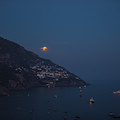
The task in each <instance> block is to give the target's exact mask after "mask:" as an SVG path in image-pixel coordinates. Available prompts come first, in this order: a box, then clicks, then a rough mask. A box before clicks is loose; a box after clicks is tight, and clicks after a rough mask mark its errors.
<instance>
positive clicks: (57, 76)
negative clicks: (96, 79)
mask: <svg viewBox="0 0 120 120" xmlns="http://www.w3.org/2000/svg"><path fill="white" fill-rule="evenodd" d="M79 85H87V83H86V82H85V81H83V80H82V79H80V78H79V77H78V76H75V75H74V74H72V73H70V72H69V71H68V70H66V69H65V68H63V67H61V66H59V65H57V64H54V63H53V62H51V61H50V60H48V59H44V58H41V57H39V56H38V55H36V54H34V53H33V52H30V51H27V50H25V49H24V47H22V46H20V45H18V44H17V43H14V42H12V41H9V40H6V39H4V38H2V37H0V94H1V95H6V94H8V93H9V92H10V90H17V89H26V88H30V87H34V86H47V87H55V86H79Z"/></svg>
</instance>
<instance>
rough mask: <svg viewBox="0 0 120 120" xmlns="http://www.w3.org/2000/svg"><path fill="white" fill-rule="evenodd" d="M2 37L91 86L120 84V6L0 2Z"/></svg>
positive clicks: (97, 0)
mask: <svg viewBox="0 0 120 120" xmlns="http://www.w3.org/2000/svg"><path fill="white" fill-rule="evenodd" d="M0 36H1V37H3V38H6V39H9V40H12V41H14V42H16V43H18V44H20V45H22V46H23V47H25V49H27V50H29V51H33V52H34V53H36V54H38V55H39V56H40V57H43V58H47V59H50V60H51V61H53V62H55V63H56V64H59V65H61V66H63V67H65V68H66V69H68V70H69V71H70V72H72V73H74V74H76V75H78V76H79V77H81V78H82V79H83V80H85V81H87V82H90V83H100V82H103V81H105V82H111V81H120V0H0ZM43 46H46V47H47V48H48V49H47V50H46V51H42V49H41V47H43Z"/></svg>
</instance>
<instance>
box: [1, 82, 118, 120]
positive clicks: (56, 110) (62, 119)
mask: <svg viewBox="0 0 120 120" xmlns="http://www.w3.org/2000/svg"><path fill="white" fill-rule="evenodd" d="M117 90H120V85H119V84H117V83H110V84H109V83H103V84H102V83H101V84H96V83H95V84H91V85H90V86H87V87H82V92H81V93H80V89H79V86H77V87H54V88H44V87H36V88H32V89H29V90H20V91H13V92H12V93H11V95H10V96H2V97H0V120H114V119H115V118H112V117H111V116H109V113H110V112H113V113H114V114H115V115H119V116H120V95H114V94H113V91H117ZM80 94H81V96H80ZM91 97H93V99H94V100H95V102H94V103H93V104H91V103H90V101H89V100H90V98H91Z"/></svg>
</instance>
